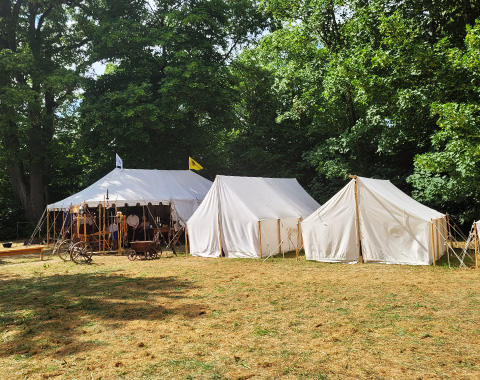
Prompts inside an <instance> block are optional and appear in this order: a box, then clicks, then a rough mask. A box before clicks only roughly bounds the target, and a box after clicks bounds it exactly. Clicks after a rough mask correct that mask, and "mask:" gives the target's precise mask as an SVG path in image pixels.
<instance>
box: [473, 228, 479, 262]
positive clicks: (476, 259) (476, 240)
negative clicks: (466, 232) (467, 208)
mask: <svg viewBox="0 0 480 380" xmlns="http://www.w3.org/2000/svg"><path fill="white" fill-rule="evenodd" d="M473 235H474V236H475V269H478V234H477V225H476V224H475V222H474V223H473Z"/></svg>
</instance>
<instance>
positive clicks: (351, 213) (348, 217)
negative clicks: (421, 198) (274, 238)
mask: <svg viewBox="0 0 480 380" xmlns="http://www.w3.org/2000/svg"><path fill="white" fill-rule="evenodd" d="M446 230H447V225H446V220H445V215H444V214H441V213H439V212H437V211H435V210H433V209H431V208H428V207H426V206H424V205H422V204H421V203H419V202H417V201H415V200H414V199H412V198H410V197H409V196H408V195H407V194H405V193H403V192H402V191H401V190H400V189H398V188H397V187H395V186H394V185H393V184H392V183H390V181H385V180H378V179H369V178H362V177H354V178H353V179H352V181H350V183H349V184H348V185H346V186H345V187H344V188H343V189H342V190H340V191H339V192H338V193H337V194H336V195H335V196H334V197H333V198H331V199H330V200H329V201H328V202H327V203H325V204H324V205H323V206H322V207H320V208H319V209H318V210H316V211H315V212H314V213H313V214H312V215H310V216H309V217H308V218H307V219H305V220H304V221H303V222H302V233H303V241H304V247H305V256H306V258H307V260H316V261H325V262H350V263H353V262H358V261H360V260H362V259H363V261H364V262H383V263H395V264H416V265H428V264H430V263H432V262H433V261H434V260H437V259H438V258H439V257H440V256H441V255H442V254H443V253H444V252H445V237H446V236H447V233H446ZM360 252H361V256H360Z"/></svg>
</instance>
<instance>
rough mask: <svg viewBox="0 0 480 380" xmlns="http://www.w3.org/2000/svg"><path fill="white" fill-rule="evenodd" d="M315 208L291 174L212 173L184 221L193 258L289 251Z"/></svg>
mask: <svg viewBox="0 0 480 380" xmlns="http://www.w3.org/2000/svg"><path fill="white" fill-rule="evenodd" d="M318 207H319V204H318V203H317V202H316V201H315V200H314V199H313V198H312V197H311V196H310V195H308V194H307V192H306V191H305V190H304V189H303V188H302V187H301V186H300V184H299V183H298V182H297V180H296V179H294V178H259V177H230V176H217V177H216V179H215V182H214V183H213V185H212V187H211V189H210V191H209V192H208V194H207V196H206V197H205V200H204V201H203V203H202V204H201V205H200V207H199V208H198V209H197V211H196V212H195V214H194V215H193V216H192V217H191V218H190V220H189V221H188V223H187V230H188V237H189V242H190V253H191V254H192V255H193V256H204V257H219V256H221V252H222V250H223V252H224V254H225V256H226V257H245V258H256V257H262V255H263V256H268V255H271V254H277V253H281V252H286V251H290V250H294V249H295V248H296V244H297V236H298V228H299V221H300V220H301V218H303V217H306V216H308V215H310V214H311V213H312V211H314V210H315V209H317V208H318Z"/></svg>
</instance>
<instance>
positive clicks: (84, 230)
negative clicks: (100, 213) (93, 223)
mask: <svg viewBox="0 0 480 380" xmlns="http://www.w3.org/2000/svg"><path fill="white" fill-rule="evenodd" d="M83 238H84V239H85V240H84V241H85V242H86V241H87V208H86V207H85V203H84V204H83Z"/></svg>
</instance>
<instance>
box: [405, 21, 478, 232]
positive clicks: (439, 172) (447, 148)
mask: <svg viewBox="0 0 480 380" xmlns="http://www.w3.org/2000/svg"><path fill="white" fill-rule="evenodd" d="M465 44H466V49H465V51H462V50H460V49H458V48H450V49H443V47H442V50H445V54H446V56H448V57H449V63H450V70H449V71H450V73H451V77H453V78H465V79H464V80H458V81H456V82H455V83H452V86H453V87H454V88H455V90H456V92H457V94H458V95H457V97H455V98H450V99H448V98H447V99H445V100H447V102H445V103H444V102H440V101H439V102H437V103H435V104H433V105H432V108H431V113H432V115H433V116H435V117H436V118H437V126H438V129H437V130H436V132H435V133H434V134H433V135H432V136H431V149H430V150H429V151H428V152H425V153H422V154H418V155H417V156H416V157H415V171H414V173H413V174H412V175H411V176H410V177H409V180H410V182H411V183H412V184H413V186H414V187H415V189H416V190H415V195H416V197H417V198H418V199H420V200H422V201H424V202H428V203H431V204H442V205H443V206H444V207H445V208H446V209H448V210H451V212H453V213H456V214H457V216H458V217H459V220H460V222H461V223H466V222H471V221H472V220H475V219H478V214H479V213H480V200H479V199H478V194H479V193H480V106H479V104H480V22H477V25H476V26H475V27H474V28H471V29H470V30H469V33H468V35H467V36H466V39H465ZM448 100H449V101H448Z"/></svg>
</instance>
